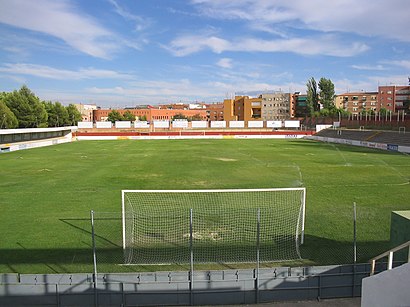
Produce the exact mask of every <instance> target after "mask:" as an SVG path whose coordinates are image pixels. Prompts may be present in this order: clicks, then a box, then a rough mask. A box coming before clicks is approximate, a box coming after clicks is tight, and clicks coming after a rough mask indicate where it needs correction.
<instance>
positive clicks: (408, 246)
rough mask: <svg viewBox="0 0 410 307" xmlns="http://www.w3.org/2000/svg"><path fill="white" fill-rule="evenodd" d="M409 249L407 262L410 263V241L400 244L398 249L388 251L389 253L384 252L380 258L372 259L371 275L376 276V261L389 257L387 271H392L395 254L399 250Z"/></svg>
mask: <svg viewBox="0 0 410 307" xmlns="http://www.w3.org/2000/svg"><path fill="white" fill-rule="evenodd" d="M406 247H407V248H408V249H409V254H408V256H407V262H409V263H410V241H407V242H406V243H403V244H400V245H399V246H397V247H394V248H392V249H390V250H388V251H387V252H384V253H383V254H380V255H379V256H376V257H374V258H372V259H370V261H369V262H370V263H371V270H370V275H374V270H375V267H376V261H377V260H379V259H382V258H384V257H388V261H387V269H388V270H391V269H392V268H393V254H394V253H395V252H397V251H399V250H402V249H404V248H406Z"/></svg>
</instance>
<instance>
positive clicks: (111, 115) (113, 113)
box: [108, 110, 124, 123]
mask: <svg viewBox="0 0 410 307" xmlns="http://www.w3.org/2000/svg"><path fill="white" fill-rule="evenodd" d="M117 120H118V121H121V120H124V117H123V116H122V115H121V114H120V112H118V111H117V110H112V111H111V112H110V113H108V121H110V122H112V123H115V122H116V121H117Z"/></svg>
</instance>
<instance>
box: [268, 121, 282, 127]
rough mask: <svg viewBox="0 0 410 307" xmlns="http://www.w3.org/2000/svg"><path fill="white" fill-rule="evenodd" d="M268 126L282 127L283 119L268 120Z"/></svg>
mask: <svg viewBox="0 0 410 307" xmlns="http://www.w3.org/2000/svg"><path fill="white" fill-rule="evenodd" d="M266 128H282V121H281V120H267V121H266Z"/></svg>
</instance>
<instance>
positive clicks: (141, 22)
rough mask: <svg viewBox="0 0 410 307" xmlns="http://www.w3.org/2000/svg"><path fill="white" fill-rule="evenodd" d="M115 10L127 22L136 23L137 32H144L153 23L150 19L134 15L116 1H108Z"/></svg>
mask: <svg viewBox="0 0 410 307" xmlns="http://www.w3.org/2000/svg"><path fill="white" fill-rule="evenodd" d="M108 1H109V2H110V3H111V4H112V5H113V6H114V8H115V12H116V13H117V14H118V15H120V16H121V17H123V18H124V19H126V20H130V21H132V22H134V23H135V30H136V31H142V30H144V29H145V28H146V27H148V26H149V25H150V23H151V21H150V20H149V19H148V18H144V17H141V16H138V15H135V14H132V13H131V12H129V11H128V10H126V9H125V8H124V7H122V6H120V5H119V4H118V2H117V1H116V0H108Z"/></svg>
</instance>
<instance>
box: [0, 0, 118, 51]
mask: <svg viewBox="0 0 410 307" xmlns="http://www.w3.org/2000/svg"><path fill="white" fill-rule="evenodd" d="M0 3H1V10H0V22H1V23H5V24H8V25H11V26H15V27H18V28H23V29H28V30H31V31H36V32H41V33H44V34H47V35H51V36H54V37H57V38H59V39H61V40H63V41H64V42H66V43H67V44H68V45H70V46H71V47H72V48H74V49H77V50H79V51H81V52H83V53H86V54H88V55H91V56H93V57H98V58H109V57H110V56H111V54H112V53H113V52H114V51H116V50H117V49H118V48H119V46H118V40H117V38H116V35H115V34H114V33H112V32H111V31H109V30H107V29H105V28H104V27H103V26H101V25H100V24H98V23H97V22H96V21H95V20H94V19H93V18H92V17H90V16H87V15H84V14H79V13H78V12H76V9H75V8H74V7H72V6H71V5H69V3H68V2H67V1H53V0H36V1H30V0H28V1H27V0H13V1H8V0H1V2H0Z"/></svg>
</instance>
